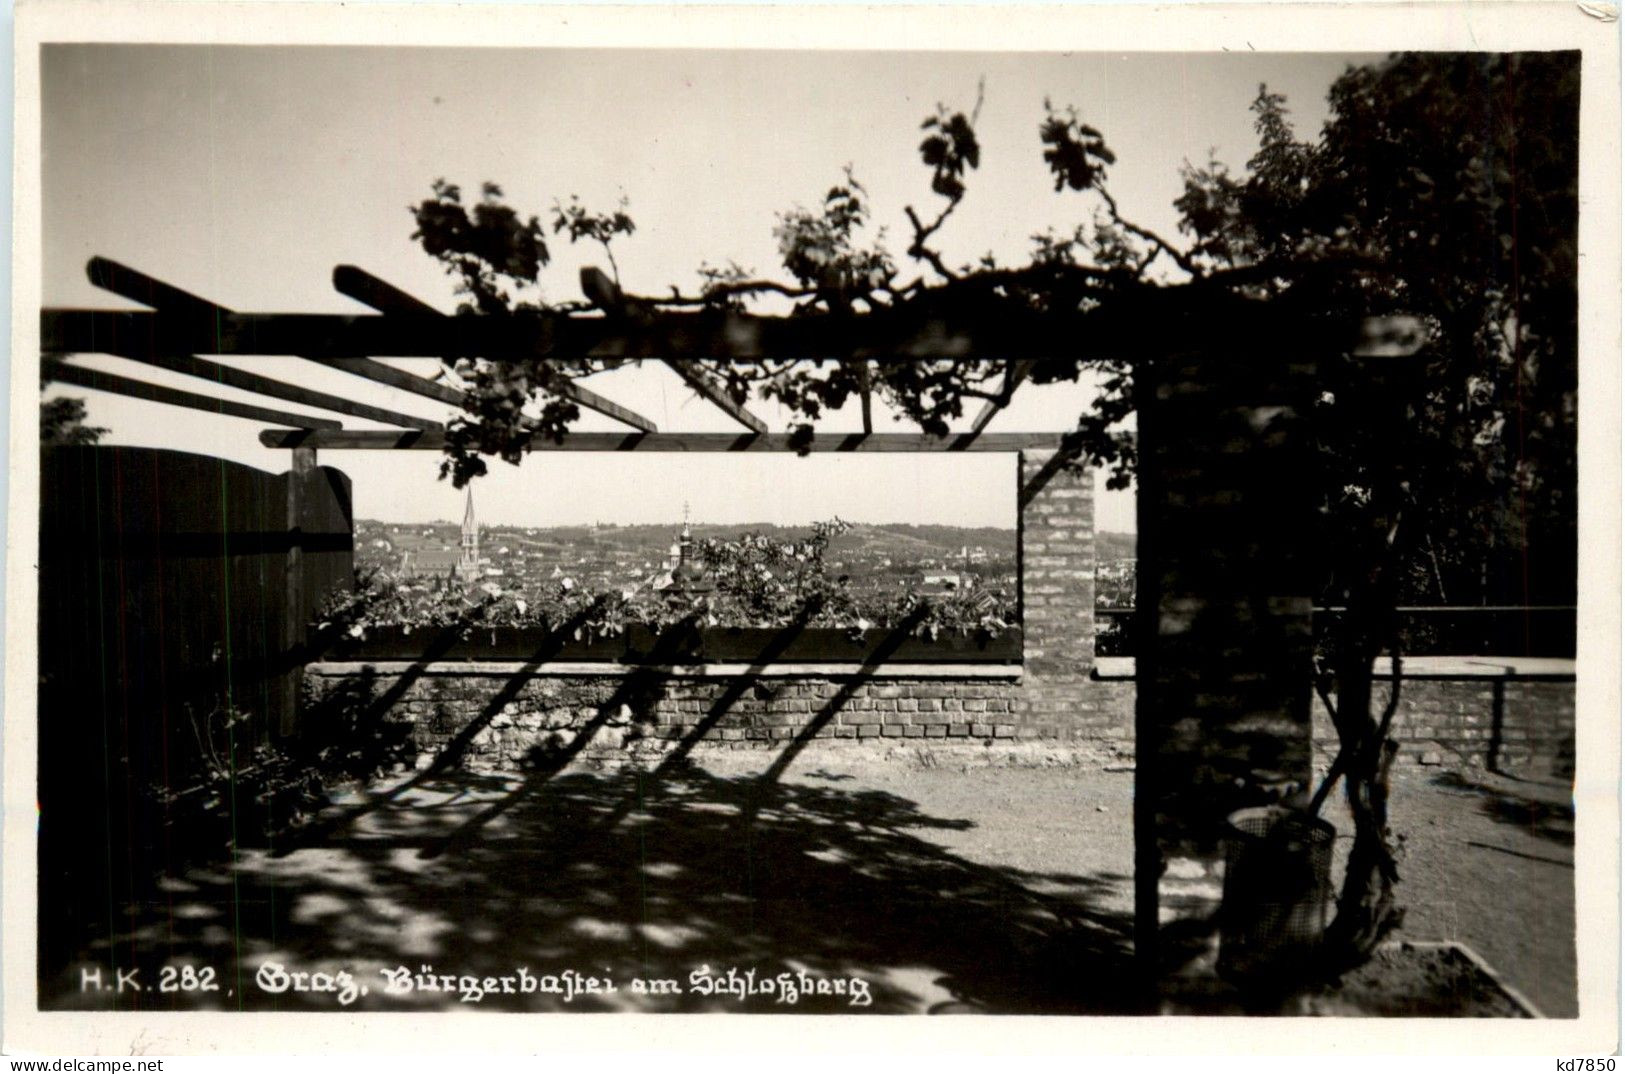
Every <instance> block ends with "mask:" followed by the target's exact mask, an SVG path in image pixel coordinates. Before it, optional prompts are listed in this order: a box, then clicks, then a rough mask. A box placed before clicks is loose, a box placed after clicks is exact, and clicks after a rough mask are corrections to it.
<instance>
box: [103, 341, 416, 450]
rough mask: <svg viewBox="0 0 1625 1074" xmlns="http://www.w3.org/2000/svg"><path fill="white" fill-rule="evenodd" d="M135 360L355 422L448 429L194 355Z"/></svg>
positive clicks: (409, 427) (151, 356) (407, 415)
mask: <svg viewBox="0 0 1625 1074" xmlns="http://www.w3.org/2000/svg"><path fill="white" fill-rule="evenodd" d="M133 360H134V361H138V362H144V363H146V364H147V365H150V366H153V367H155V368H157V369H167V370H169V371H170V372H172V373H181V374H184V375H186V376H189V377H197V378H198V379H200V380H208V381H213V382H215V383H217V384H225V385H228V386H230V387H233V388H240V389H242V390H243V391H248V392H257V393H258V394H260V395H264V396H268V397H270V398H272V399H281V400H284V401H285V402H289V403H298V404H300V405H301V406H310V407H317V408H319V409H321V410H331V411H334V412H336V413H339V414H348V415H349V416H350V417H352V418H363V419H365V420H367V421H376V422H382V423H383V424H385V425H398V426H400V427H401V428H403V429H422V430H424V431H426V432H439V431H442V430H444V429H445V426H444V425H442V424H441V423H440V422H438V421H430V420H429V419H428V418H419V417H414V416H412V415H410V414H402V413H400V412H398V411H394V410H388V409H385V408H384V407H376V406H372V405H370V404H368V403H358V402H356V401H355V400H354V399H346V398H344V397H343V396H339V395H329V394H328V393H326V392H319V391H316V390H314V389H311V388H303V387H300V386H299V385H297V384H287V383H284V382H283V381H280V380H272V379H271V378H270V377H262V376H260V375H259V374H258V373H250V372H248V371H247V370H243V369H237V368H235V367H233V366H229V365H223V364H222V363H220V362H211V361H208V360H207V359H204V358H197V357H194V356H192V355H182V356H166V355H159V354H152V355H148V356H146V357H144V358H136V359H133Z"/></svg>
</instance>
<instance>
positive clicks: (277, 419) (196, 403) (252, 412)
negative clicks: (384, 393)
mask: <svg viewBox="0 0 1625 1074" xmlns="http://www.w3.org/2000/svg"><path fill="white" fill-rule="evenodd" d="M44 375H45V377H46V378H47V379H49V380H53V381H56V382H58V383H61V384H74V385H77V386H79V387H81V388H91V389H93V390H95V391H101V392H111V393H112V394H114V395H123V396H128V397H129V398H131V399H145V400H148V401H149V402H154V403H164V404H166V405H168V406H178V407H185V408H186V409H188V410H203V411H207V412H209V413H211V414H222V415H225V416H226V417H232V418H248V419H249V420H250V421H258V422H267V421H268V422H273V423H275V424H277V425H291V426H293V427H294V428H295V429H323V430H333V431H338V430H341V429H343V426H341V425H340V424H339V423H338V422H336V421H332V420H330V419H327V418H312V417H310V416H309V415H306V414H292V413H289V412H287V411H284V410H273V409H271V408H270V407H262V406H254V405H253V404H250V403H234V402H232V401H231V400H229V399H216V398H215V397H213V396H209V395H199V394H197V393H196V392H186V391H181V390H180V389H178V388H166V387H164V386H163V385H161V384H152V383H149V382H147V381H144V380H136V379H135V378H133V377H122V376H119V375H118V374H117V373H103V372H101V371H99V370H95V369H86V368H85V367H84V366H77V365H68V364H66V363H64V362H52V363H50V364H49V365H47V366H46V367H45V369H44ZM385 435H389V434H388V433H386V434H385Z"/></svg>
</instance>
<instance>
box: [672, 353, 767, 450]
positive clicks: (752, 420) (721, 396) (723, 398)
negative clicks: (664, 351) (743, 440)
mask: <svg viewBox="0 0 1625 1074" xmlns="http://www.w3.org/2000/svg"><path fill="white" fill-rule="evenodd" d="M666 364H667V365H668V366H670V367H671V368H672V371H673V372H675V373H676V374H677V375H678V376H679V377H682V378H683V383H684V384H687V385H688V386H689V388H690V389H691V390H692V391H693V392H694V394H695V395H698V396H699V397H700V398H702V399H704V400H706V401H707V402H709V403H711V404H713V405H715V406H716V407H717V408H718V409H720V410H721V411H722V412H723V413H725V414H727V415H728V416H729V417H730V418H732V419H733V420H735V421H737V422H738V423H739V424H741V425H743V426H744V427H745V428H747V429H749V430H750V431H751V432H753V433H765V432H767V422H765V421H763V420H762V419H761V418H758V417H757V416H756V415H755V414H752V413H751V412H750V411H749V410H746V409H745V408H744V407H742V406H740V405H739V404H738V403H736V402H734V401H733V400H732V399H730V398H728V393H726V392H723V391H719V390H718V389H717V388H716V386H715V385H713V384H712V383H711V382H710V381H708V380H706V379H705V377H704V375H703V374H701V373H700V371H699V370H697V369H695V368H694V367H693V366H692V365H690V364H689V363H688V362H687V361H685V360H684V359H682V358H667V359H666Z"/></svg>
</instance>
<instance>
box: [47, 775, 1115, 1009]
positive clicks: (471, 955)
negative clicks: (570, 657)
mask: <svg viewBox="0 0 1625 1074" xmlns="http://www.w3.org/2000/svg"><path fill="white" fill-rule="evenodd" d="M824 783H825V784H827V785H823V784H809V783H802V782H795V783H785V782H780V781H778V780H775V779H767V778H763V777H761V776H757V775H744V776H723V775H717V774H712V773H710V772H708V771H706V770H704V769H703V768H701V767H698V766H696V765H692V764H688V763H679V764H677V765H674V766H672V767H671V768H670V769H668V770H667V771H665V772H664V773H663V774H662V775H661V776H660V777H659V778H658V779H657V778H655V777H653V776H651V775H650V774H649V773H646V772H641V771H623V772H620V773H610V774H605V773H590V772H575V771H567V772H565V773H563V774H547V773H540V774H534V775H532V776H531V777H530V778H528V779H507V778H496V777H482V776H478V775H471V774H467V773H458V772H451V773H445V774H442V775H440V776H437V777H435V778H433V779H429V780H418V781H415V782H414V783H413V785H412V787H411V789H410V790H408V791H405V792H403V793H398V794H395V793H388V794H385V795H383V796H381V797H379V798H377V799H376V802H377V804H376V805H375V806H374V807H373V808H371V809H370V810H369V811H367V812H365V813H362V814H358V815H356V816H355V819H353V820H351V821H349V822H347V823H345V824H342V825H340V826H338V827H327V828H325V829H320V831H321V835H320V837H319V839H318V840H317V841H316V842H314V843H313V844H311V845H307V846H303V847H301V848H299V849H297V850H295V851H293V852H291V853H285V854H281V855H271V854H268V853H263V852H257V851H256V852H244V853H242V854H241V855H240V857H239V861H238V867H237V868H236V869H235V870H233V869H229V868H224V867H221V868H213V869H208V868H200V869H194V870H192V871H190V872H188V873H187V874H185V875H184V876H182V877H176V878H169V879H166V880H164V881H161V882H160V884H159V887H158V889H157V890H155V892H154V893H153V896H152V898H151V899H150V900H149V901H148V902H147V903H146V905H144V906H142V907H140V908H138V909H137V910H136V912H135V913H134V914H133V916H132V917H130V918H129V919H128V920H127V923H126V925H123V926H120V927H118V928H117V930H116V934H115V935H113V936H112V937H110V938H109V937H103V938H101V939H100V940H98V941H96V942H93V943H91V944H89V945H88V946H87V947H85V948H83V952H84V953H83V958H82V959H80V960H78V961H76V962H75V963H74V964H73V965H72V966H71V967H68V968H67V969H66V970H65V971H64V972H59V973H57V974H54V975H52V976H51V977H50V978H48V979H47V980H45V981H44V982H43V988H42V1005H44V1006H48V1007H67V1008H72V1007H110V1006H116V1007H119V1008H139V1009H155V1008H169V1007H176V1008H183V1009H196V1008H199V1007H219V1008H236V1007H244V1008H249V1009H260V1010H264V1009H333V1010H340V1009H349V1010H357V1009H409V1008H410V1009H421V1008H425V1007H463V1008H464V1009H482V1010H490V1009H512V1010H573V1011H589V1010H651V1011H702V1010H742V1011H764V1012H776V1013H791V1012H794V1013H814V1012H832V1013H861V1012H923V1011H951V1012H959V1011H988V1012H1024V1013H1080V1014H1117V1013H1133V1010H1134V1007H1133V1004H1134V993H1133V990H1132V989H1131V988H1130V987H1129V982H1130V981H1131V979H1132V977H1131V972H1130V968H1131V967H1130V946H1129V942H1130V941H1129V937H1130V932H1131V922H1130V920H1129V919H1128V918H1127V917H1126V916H1125V915H1123V914H1121V913H1114V912H1107V911H1105V910H1103V909H1101V907H1102V905H1103V901H1104V900H1105V898H1106V896H1107V894H1108V893H1109V892H1110V891H1111V890H1113V889H1116V890H1121V888H1122V886H1123V885H1124V884H1125V883H1127V878H1125V877H1122V876H1118V875H1115V874H1111V875H1108V874H1101V875H1096V876H1077V875H1069V874H1064V873H1042V872H1031V871H1026V870H1021V869H1015V868H1008V867H995V866H989V865H985V864H979V863H975V862H972V861H969V860H966V859H965V858H963V857H960V856H958V855H956V854H954V853H952V852H950V851H948V850H945V849H944V848H942V847H941V846H938V845H936V844H935V843H933V842H932V841H931V840H930V838H929V837H928V836H929V832H930V831H931V830H932V829H964V828H968V827H970V826H971V822H970V821H967V820H959V819H949V818H941V817H933V816H929V815H926V814H924V813H923V812H921V811H920V809H919V808H918V807H917V806H916V805H915V803H913V802H910V801H908V800H907V799H904V798H902V797H899V796H897V795H893V794H890V793H886V792H883V791H876V790H846V789H843V788H842V786H841V785H840V783H839V781H833V780H826V781H824ZM267 963H277V964H280V965H281V966H283V967H285V968H286V970H288V971H289V972H292V971H295V970H302V971H310V972H321V973H323V974H328V975H337V974H339V973H340V972H341V971H344V972H348V973H349V974H351V975H352V977H353V978H354V980H355V982H356V983H357V984H358V985H359V984H362V983H364V984H366V985H367V986H368V989H369V992H368V994H367V995H359V992H358V994H357V995H356V996H355V997H354V1002H353V1003H352V1004H341V1003H340V1002H339V995H338V993H334V992H328V993H314V992H299V991H297V990H296V989H295V988H294V987H292V986H290V987H289V988H288V989H287V990H285V991H281V992H270V991H267V990H265V989H264V988H262V987H260V986H259V985H258V984H257V983H256V973H257V972H258V970H259V969H260V967H261V966H262V965H264V964H267ZM166 964H168V965H172V966H180V965H182V964H190V965H192V966H194V967H203V966H211V967H214V968H216V970H217V973H218V977H217V980H218V982H219V983H220V985H221V988H220V990H219V991H217V992H204V991H192V992H185V991H182V992H175V993H165V994H160V993H158V992H156V990H155V989H156V985H157V982H158V979H159V974H160V970H161V967H162V966H164V965H166ZM132 966H133V967H136V968H137V969H138V970H139V973H140V977H139V979H140V981H141V982H142V984H143V988H144V989H145V990H144V991H142V992H140V993H136V992H133V991H126V992H124V993H118V992H116V991H113V990H112V989H111V987H108V988H107V989H104V990H101V991H98V990H96V989H94V988H90V989H88V990H86V989H83V988H82V987H81V982H82V981H83V980H84V979H85V978H84V976H83V971H85V970H87V969H90V970H93V971H94V970H95V969H98V968H99V969H100V971H101V973H102V974H103V975H104V978H105V982H106V984H107V985H108V986H111V985H112V983H113V982H114V980H115V973H114V971H115V969H116V968H124V969H128V968H130V967H132ZM397 966H401V967H405V968H406V969H407V970H409V971H410V972H411V973H412V974H413V975H416V974H418V973H419V972H420V971H422V970H423V969H424V968H426V967H432V970H431V971H430V972H432V973H435V974H458V975H469V976H471V977H474V978H487V977H490V978H497V979H498V982H497V984H496V989H497V990H496V991H495V993H494V994H486V995H485V996H484V997H483V998H482V999H481V1000H480V1001H479V1003H478V1004H477V1005H473V1004H468V1005H466V1006H465V1002H464V1000H463V999H462V998H460V996H459V995H458V994H456V993H451V992H446V991H439V992H426V991H423V990H415V991H413V992H411V993H409V994H401V995H386V994H385V992H384V987H383V986H384V984H385V980H384V977H383V976H382V975H381V974H380V972H379V971H380V969H381V968H386V967H390V968H392V967H397ZM518 967H526V968H527V971H528V973H529V974H531V975H533V976H536V977H538V978H541V977H543V976H545V975H549V974H554V975H556V974H560V973H562V972H563V971H565V970H567V969H572V970H575V971H577V972H579V973H581V974H583V975H588V976H592V975H596V976H598V977H600V978H606V977H607V978H609V979H612V980H613V981H614V982H615V984H616V987H617V989H618V991H617V992H615V993H614V994H605V995H584V996H576V997H574V998H572V999H571V1000H570V1001H569V1002H566V1001H565V999H564V997H562V996H558V995H549V996H543V995H539V994H530V995H523V994H518V993H514V994H505V993H503V992H502V991H501V989H502V987H503V986H502V983H501V982H500V978H502V977H504V976H509V977H513V976H515V975H517V973H518ZM701 967H709V968H710V970H711V971H712V972H713V973H715V974H722V975H726V974H727V973H728V970H729V969H730V968H733V969H736V970H737V974H738V976H739V977H740V978H743V977H744V976H745V975H746V974H747V972H748V971H752V970H754V971H755V978H754V980H755V981H756V982H757V984H758V986H760V984H761V982H762V981H764V980H766V979H768V978H774V979H775V982H777V980H778V979H777V977H776V975H778V974H790V975H792V977H791V978H790V979H791V980H792V982H793V983H794V984H795V985H796V987H797V988H798V990H805V989H806V986H807V983H808V982H812V983H813V984H814V985H816V982H818V981H819V980H826V981H829V982H834V981H836V980H841V981H849V980H850V979H851V978H860V979H862V981H863V982H865V985H866V991H867V995H868V997H869V999H870V1003H869V1004H868V1005H866V1006H859V1005H854V1003H853V1000H854V998H855V997H854V994H853V991H854V988H855V987H856V986H848V987H847V988H846V989H845V991H846V993H847V994H846V995H835V994H830V995H820V994H817V989H816V987H815V988H814V989H813V992H814V994H812V995H800V996H798V998H797V1001H796V1003H795V1005H794V1006H790V1005H787V1004H785V1003H783V1002H781V1001H782V1000H783V999H785V998H787V997H786V994H785V993H784V992H783V991H782V985H781V984H779V983H775V984H774V986H773V987H774V991H773V992H772V993H771V994H760V995H754V996H749V997H746V998H740V997H739V996H737V995H726V994H725V995H716V994H712V995H704V994H701V993H700V992H698V991H697V990H696V989H695V988H694V987H692V984H691V974H693V973H694V972H695V971H696V970H699V969H701ZM796 974H802V975H804V976H801V977H796V976H794V975H796ZM634 978H639V979H644V980H652V979H665V980H673V981H676V982H677V983H678V986H679V987H680V988H681V992H680V993H679V994H667V995H659V996H656V995H638V994H634V991H633V985H632V981H633V979H634ZM269 980H270V983H272V984H273V985H274V984H277V983H279V982H280V979H279V978H277V977H276V976H275V975H272V977H271V978H269ZM306 983H307V985H308V984H312V983H314V984H325V983H327V979H326V978H325V977H324V978H316V979H313V981H307V982H306ZM343 983H344V978H340V977H336V976H335V979H334V982H333V984H334V987H335V988H342V986H343Z"/></svg>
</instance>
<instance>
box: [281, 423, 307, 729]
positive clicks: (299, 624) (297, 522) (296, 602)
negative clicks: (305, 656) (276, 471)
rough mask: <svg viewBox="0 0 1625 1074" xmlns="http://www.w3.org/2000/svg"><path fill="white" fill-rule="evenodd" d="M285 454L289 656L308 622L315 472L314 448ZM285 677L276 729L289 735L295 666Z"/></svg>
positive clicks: (295, 715)
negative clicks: (307, 553)
mask: <svg viewBox="0 0 1625 1074" xmlns="http://www.w3.org/2000/svg"><path fill="white" fill-rule="evenodd" d="M288 454H289V456H290V462H291V466H290V468H289V471H288V522H287V525H288V560H287V568H286V572H285V574H284V578H283V584H284V609H283V616H282V649H283V652H284V653H286V654H287V655H288V657H289V658H290V659H292V658H293V655H294V654H295V653H296V652H297V651H298V650H299V649H300V648H301V647H303V646H304V644H305V642H306V641H307V640H308V637H307V632H308V630H309V623H310V611H311V609H310V608H309V607H308V606H307V605H308V603H309V601H308V599H307V596H306V594H307V593H308V589H309V587H308V586H307V585H306V582H305V535H306V534H307V533H309V532H310V530H311V526H310V525H309V524H308V523H309V517H310V508H311V506H312V505H311V502H310V495H309V490H308V487H307V486H308V485H309V483H310V481H311V479H312V478H313V477H314V476H315V473H316V449H315V448H313V447H296V448H294V449H293V450H292V451H290V452H289V453H288ZM286 677H287V682H286V685H285V687H284V690H285V696H284V701H283V705H282V718H281V726H279V727H278V728H277V730H278V732H279V733H280V734H282V735H283V736H284V737H289V736H292V735H295V734H297V733H298V732H299V709H300V699H299V692H300V688H299V682H300V674H299V668H298V666H297V665H296V666H294V667H292V668H290V669H289V670H288V671H287V673H286Z"/></svg>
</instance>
